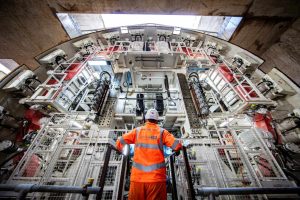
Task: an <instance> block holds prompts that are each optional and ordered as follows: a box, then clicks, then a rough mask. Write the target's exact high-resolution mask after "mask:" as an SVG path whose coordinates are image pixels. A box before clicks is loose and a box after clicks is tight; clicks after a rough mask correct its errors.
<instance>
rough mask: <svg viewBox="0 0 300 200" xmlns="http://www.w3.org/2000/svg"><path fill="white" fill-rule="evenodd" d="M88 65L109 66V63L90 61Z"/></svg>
mask: <svg viewBox="0 0 300 200" xmlns="http://www.w3.org/2000/svg"><path fill="white" fill-rule="evenodd" d="M88 64H89V65H90V66H92V65H107V62H106V61H105V60H91V61H88Z"/></svg>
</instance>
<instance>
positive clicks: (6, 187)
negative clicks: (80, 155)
mask: <svg viewBox="0 0 300 200" xmlns="http://www.w3.org/2000/svg"><path fill="white" fill-rule="evenodd" d="M112 150H114V151H116V152H117V153H118V154H122V153H121V152H120V151H119V150H118V149H117V148H116V147H115V146H114V145H112V144H111V143H108V146H107V150H106V153H105V158H104V163H103V166H102V170H101V172H100V173H99V178H100V180H99V185H98V187H91V185H92V184H91V183H89V184H86V185H84V186H82V187H80V186H61V185H39V184H0V191H14V192H17V193H18V194H17V199H20V200H22V199H26V196H27V194H28V193H32V192H55V193H78V194H82V195H83V196H84V197H85V198H86V199H88V197H89V194H96V195H97V196H96V199H97V200H98V199H99V200H100V199H101V198H102V194H103V189H104V185H105V178H106V174H107V170H108V166H109V161H110V155H111V152H112ZM128 151H129V148H128ZM128 155H129V153H127V154H126V153H125V155H123V158H122V159H123V160H122V168H121V175H120V180H119V189H118V194H117V199H120V200H121V199H122V194H123V188H124V179H125V175H126V167H127V160H128ZM0 197H1V195H0Z"/></svg>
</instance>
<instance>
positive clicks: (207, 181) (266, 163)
mask: <svg viewBox="0 0 300 200" xmlns="http://www.w3.org/2000/svg"><path fill="white" fill-rule="evenodd" d="M199 130H200V132H201V133H199V134H200V135H202V137H201V138H197V139H189V143H190V144H189V148H188V149H187V154H188V158H189V164H190V173H191V176H192V182H193V187H194V188H203V187H204V188H205V187H219V188H233V187H234V188H236V187H243V188H248V187H249V188H250V187H259V188H264V187H291V186H294V185H293V183H292V182H290V181H289V180H288V179H287V177H286V176H285V174H284V173H283V171H282V170H281V168H280V166H279V165H278V163H277V161H276V159H275V158H274V157H273V155H272V153H271V152H270V150H269V148H268V146H267V144H268V139H269V138H268V137H267V136H266V135H265V134H264V133H263V132H262V131H261V130H259V129H256V128H253V127H252V123H251V121H250V119H249V118H248V116H246V115H235V116H234V115H232V116H230V115H219V116H214V115H212V116H211V117H210V118H209V119H208V121H207V125H206V127H205V128H203V129H199ZM175 171H176V183H177V190H178V194H181V195H182V197H183V198H184V197H188V196H189V195H188V180H187V174H186V171H185V166H184V162H183V156H182V155H181V156H179V157H178V159H177V160H176V162H175ZM268 197H270V195H269V196H266V195H249V194H248V195H232V196H231V195H223V196H220V197H218V199H267V198H268Z"/></svg>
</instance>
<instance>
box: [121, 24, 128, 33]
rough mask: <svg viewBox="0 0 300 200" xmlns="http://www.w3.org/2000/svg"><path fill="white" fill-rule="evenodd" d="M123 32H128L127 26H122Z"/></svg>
mask: <svg viewBox="0 0 300 200" xmlns="http://www.w3.org/2000/svg"><path fill="white" fill-rule="evenodd" d="M121 33H122V34H125V33H128V28H127V27H125V26H122V27H121Z"/></svg>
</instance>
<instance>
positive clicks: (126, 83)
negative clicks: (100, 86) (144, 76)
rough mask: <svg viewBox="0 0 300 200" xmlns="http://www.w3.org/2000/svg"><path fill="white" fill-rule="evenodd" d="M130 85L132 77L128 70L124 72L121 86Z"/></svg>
mask: <svg viewBox="0 0 300 200" xmlns="http://www.w3.org/2000/svg"><path fill="white" fill-rule="evenodd" d="M130 85H132V77H131V73H130V72H129V71H128V72H125V81H124V83H123V86H124V87H128V86H130Z"/></svg>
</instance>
